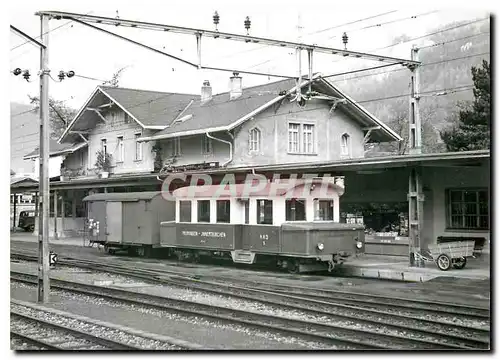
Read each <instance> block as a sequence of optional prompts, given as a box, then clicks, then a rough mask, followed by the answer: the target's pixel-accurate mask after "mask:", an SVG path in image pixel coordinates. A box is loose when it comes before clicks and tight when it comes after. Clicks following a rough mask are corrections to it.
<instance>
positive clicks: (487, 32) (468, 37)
mask: <svg viewBox="0 0 500 360" xmlns="http://www.w3.org/2000/svg"><path fill="white" fill-rule="evenodd" d="M485 34H487V35H490V32H489V31H484V32H480V33H477V34H473V35H469V36H464V37H461V38H458V39H453V40H449V41H443V42H439V43H435V44H432V45H427V46H420V47H419V48H418V49H419V50H423V49H428V48H433V47H437V46H443V45H446V44H450V43H453V42H455V41H460V40H465V39H470V38H473V37H477V36H480V35H485Z"/></svg>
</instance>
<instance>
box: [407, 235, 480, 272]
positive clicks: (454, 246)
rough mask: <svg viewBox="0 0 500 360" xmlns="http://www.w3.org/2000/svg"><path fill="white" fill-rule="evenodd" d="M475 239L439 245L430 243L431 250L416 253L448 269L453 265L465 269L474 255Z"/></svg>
mask: <svg viewBox="0 0 500 360" xmlns="http://www.w3.org/2000/svg"><path fill="white" fill-rule="evenodd" d="M474 245H475V242H474V240H467V241H453V242H446V243H442V244H437V245H429V247H428V248H429V250H428V251H426V250H423V251H421V252H420V253H416V254H415V255H416V257H417V258H419V259H422V260H424V261H434V262H436V265H437V267H438V268H439V269H440V270H442V271H446V270H449V269H450V268H451V267H452V266H453V267H454V268H455V269H463V268H464V267H465V265H466V264H467V258H468V257H474Z"/></svg>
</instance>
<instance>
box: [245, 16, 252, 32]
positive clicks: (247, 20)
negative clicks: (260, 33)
mask: <svg viewBox="0 0 500 360" xmlns="http://www.w3.org/2000/svg"><path fill="white" fill-rule="evenodd" d="M244 24H245V29H247V35H248V30H250V25H251V24H252V22H251V21H250V18H249V17H248V16H247V17H246V19H245V23H244Z"/></svg>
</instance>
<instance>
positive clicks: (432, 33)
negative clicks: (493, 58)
mask: <svg viewBox="0 0 500 360" xmlns="http://www.w3.org/2000/svg"><path fill="white" fill-rule="evenodd" d="M438 11H439V10H436V11H430V12H427V13H422V14H419V15H413V16H415V17H421V16H424V15H430V14H432V13H435V12H438ZM413 16H411V17H410V19H411V18H413ZM405 19H406V20H408V18H405ZM488 19H489V17H487V18H482V19H477V20H474V21H471V22H468V23H464V24H460V25H457V26H453V27H450V28H448V29H443V30H439V31H436V32H431V33H428V34H425V35H421V36H418V37H415V38H411V39H408V40H405V41H400V42H397V43H393V44H391V45H387V46H384V47H380V48H376V49H371V50H368V51H369V52H372V51H378V50H384V49H388V48H390V47H394V46H398V45H401V44H404V43H407V42H410V41H413V40H418V39H421V38H424V37H427V36H432V35H435V34H437V33H441V32H445V31H450V30H454V29H457V28H460V27H463V26H467V25H471V24H474V23H477V22H480V21H484V20H488ZM400 20H404V19H400ZM381 25H382V24H381ZM364 29H365V30H366V28H364ZM358 30H363V28H361V29H357V30H354V31H358ZM354 31H350V32H349V33H352V32H354ZM332 38H333V37H332ZM277 58H278V57H273V58H270V59H269V60H270V61H272V60H275V59H277ZM348 59H349V60H352V59H353V58H352V57H349V58H348ZM345 60H347V59H340V60H335V61H333V62H340V61H345ZM254 66H255V65H252V67H254Z"/></svg>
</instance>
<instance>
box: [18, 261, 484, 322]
mask: <svg viewBox="0 0 500 360" xmlns="http://www.w3.org/2000/svg"><path fill="white" fill-rule="evenodd" d="M12 255H13V256H16V257H19V258H21V259H23V260H28V261H37V257H35V256H34V255H26V254H12ZM59 263H60V264H61V265H68V266H75V267H82V268H88V269H93V270H97V271H103V272H110V273H115V274H119V275H126V276H130V277H135V278H140V279H144V280H154V281H159V278H160V276H164V277H165V276H166V277H172V276H174V277H177V278H178V279H182V278H184V279H189V280H188V281H192V282H198V283H201V282H206V283H209V282H217V283H219V284H220V286H228V285H232V286H234V287H236V286H242V287H246V288H253V289H256V290H266V291H270V292H273V293H281V294H283V295H295V296H301V297H307V298H309V299H311V300H318V301H324V302H330V303H332V304H347V305H356V306H357V307H359V308H364V309H374V310H380V311H384V312H391V313H395V312H396V311H397V312H399V313H407V314H408V315H409V316H412V315H416V314H419V313H423V312H424V313H425V314H426V315H427V317H429V316H434V317H440V318H456V317H457V316H459V317H463V318H466V319H471V320H479V321H481V320H482V321H489V318H490V310H489V309H488V308H485V307H478V306H471V305H465V304H455V303H448V302H442V301H440V302H437V301H431V300H421V299H409V298H404V297H394V296H383V295H376V294H372V293H370V294H362V293H356V292H352V291H344V290H334V289H319V288H310V287H309V288H308V287H300V286H291V285H286V286H283V285H277V284H272V283H266V282H262V281H259V282H255V281H250V280H244V279H241V278H235V277H228V276H212V275H210V276H206V275H204V276H202V279H203V280H201V279H199V276H196V275H187V274H185V273H183V272H181V271H172V270H165V269H162V270H159V269H148V268H144V267H133V266H131V264H130V263H126V264H113V263H112V262H109V261H106V262H105V263H104V262H99V261H93V260H80V259H69V258H68V259H62V260H60V261H59Z"/></svg>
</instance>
